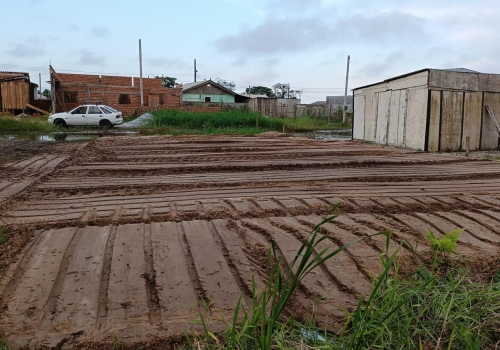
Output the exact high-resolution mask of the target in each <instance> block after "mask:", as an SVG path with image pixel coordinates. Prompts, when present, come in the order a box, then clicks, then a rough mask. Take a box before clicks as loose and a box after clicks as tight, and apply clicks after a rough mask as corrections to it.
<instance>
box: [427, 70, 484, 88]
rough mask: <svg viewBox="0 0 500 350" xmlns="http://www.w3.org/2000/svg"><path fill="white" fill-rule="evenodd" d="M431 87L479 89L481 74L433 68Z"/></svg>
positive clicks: (430, 77)
mask: <svg viewBox="0 0 500 350" xmlns="http://www.w3.org/2000/svg"><path fill="white" fill-rule="evenodd" d="M429 87H430V88H437V89H447V90H467V91H480V90H479V74H471V73H459V72H449V71H442V70H434V69H432V70H431V72H430V76H429Z"/></svg>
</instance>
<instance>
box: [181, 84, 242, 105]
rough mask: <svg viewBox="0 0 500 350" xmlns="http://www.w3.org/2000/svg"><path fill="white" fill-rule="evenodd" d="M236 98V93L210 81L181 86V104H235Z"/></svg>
mask: <svg viewBox="0 0 500 350" xmlns="http://www.w3.org/2000/svg"><path fill="white" fill-rule="evenodd" d="M237 96H238V94H237V93H236V92H234V91H231V90H229V89H226V88H225V87H224V86H222V85H219V84H217V83H216V82H213V81H212V80H204V81H199V82H196V83H187V84H183V85H182V102H202V103H221V102H222V103H235V102H236V97H237Z"/></svg>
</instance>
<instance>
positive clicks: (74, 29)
mask: <svg viewBox="0 0 500 350" xmlns="http://www.w3.org/2000/svg"><path fill="white" fill-rule="evenodd" d="M66 27H68V29H69V30H70V31H72V32H79V31H80V27H79V26H78V24H75V23H68V24H67V25H66Z"/></svg>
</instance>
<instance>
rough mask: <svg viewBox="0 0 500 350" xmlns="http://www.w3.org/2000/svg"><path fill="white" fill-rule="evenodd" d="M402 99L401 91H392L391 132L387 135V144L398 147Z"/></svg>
mask: <svg viewBox="0 0 500 350" xmlns="http://www.w3.org/2000/svg"><path fill="white" fill-rule="evenodd" d="M404 92H406V90H404V91H403V93H404ZM400 98H401V90H396V91H392V93H391V102H390V112H389V132H388V135H387V143H388V144H389V145H391V146H396V145H397V144H398V129H399V102H400Z"/></svg>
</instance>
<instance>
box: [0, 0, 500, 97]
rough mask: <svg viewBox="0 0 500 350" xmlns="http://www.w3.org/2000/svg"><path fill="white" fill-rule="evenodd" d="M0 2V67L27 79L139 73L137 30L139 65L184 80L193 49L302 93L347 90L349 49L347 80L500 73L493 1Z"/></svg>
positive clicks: (201, 64) (212, 72)
mask: <svg viewBox="0 0 500 350" xmlns="http://www.w3.org/2000/svg"><path fill="white" fill-rule="evenodd" d="M0 1H2V13H4V14H9V13H11V14H13V15H12V16H9V15H7V16H2V21H0V33H1V34H0V35H1V40H0V70H2V71H3V70H7V71H23V72H29V73H30V75H31V77H32V80H34V81H38V74H39V73H41V74H42V80H43V81H46V80H48V79H49V73H48V65H49V64H50V63H51V64H52V66H53V67H54V68H55V69H56V71H60V72H89V73H96V74H119V75H135V76H138V74H139V63H138V39H139V38H141V39H142V46H143V72H144V74H145V76H154V75H162V74H163V75H167V76H174V77H177V78H178V82H191V81H193V59H194V58H196V59H197V63H198V74H199V79H200V78H201V79H205V78H206V79H208V78H212V79H215V78H217V77H219V78H222V79H225V80H230V81H234V82H235V83H236V86H237V92H242V91H244V89H245V87H248V85H264V86H272V85H273V84H275V83H278V82H280V83H290V84H291V86H292V88H293V89H299V90H303V91H304V93H303V95H302V100H303V101H304V102H314V101H319V100H325V96H327V95H342V94H343V89H344V88H343V87H344V84H345V69H346V59H347V55H350V56H351V70H350V80H349V88H350V89H351V88H354V87H356V86H361V85H365V84H370V83H373V82H377V81H380V80H383V79H387V78H390V77H392V76H396V75H400V74H404V73H407V72H410V71H415V70H419V69H422V68H456V67H465V68H469V69H473V70H477V71H480V72H487V73H500V59H499V57H500V46H499V45H498V44H497V42H498V38H500V22H499V21H498V18H500V1H499V0H476V1H474V2H471V1H464V0H454V1H451V0H418V1H413V0H412V1H410V0H355V1H353V0H190V1H175V2H174V1H169V0H163V1H160V0H156V1H152V0H142V1H130V0H121V1H116V0H100V1H97V0H87V1H85V2H74V1H67V0H65V1H62V0H16V1H7V0H0ZM14 14H15V15H14ZM19 14H22V16H21V17H20V15H19ZM43 87H44V88H46V87H48V85H47V84H45V83H43Z"/></svg>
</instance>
